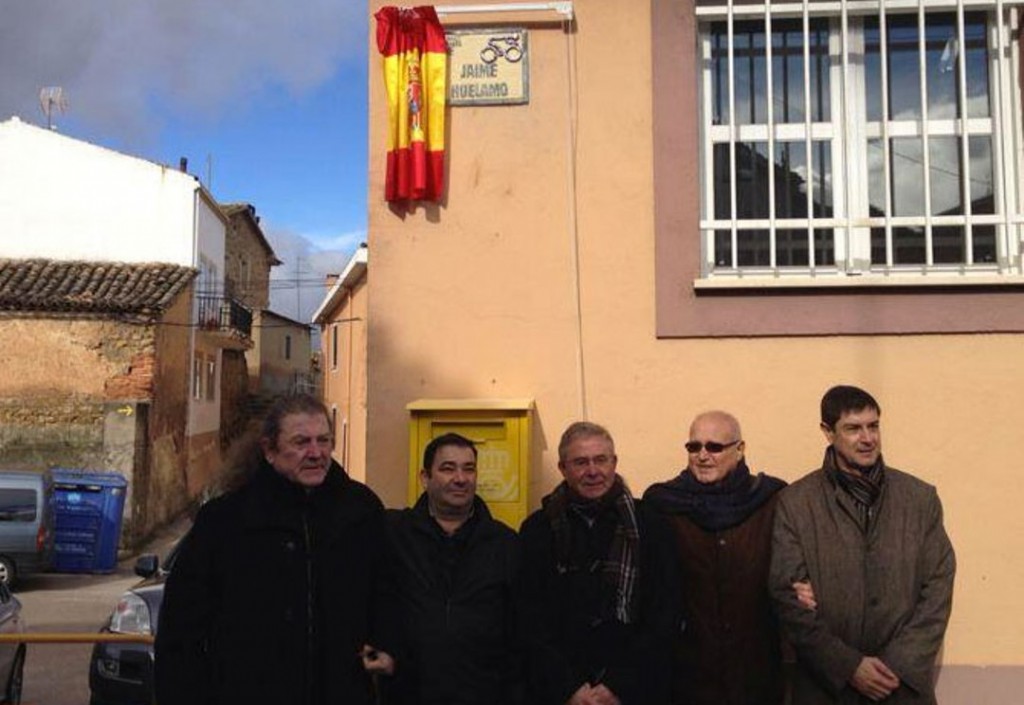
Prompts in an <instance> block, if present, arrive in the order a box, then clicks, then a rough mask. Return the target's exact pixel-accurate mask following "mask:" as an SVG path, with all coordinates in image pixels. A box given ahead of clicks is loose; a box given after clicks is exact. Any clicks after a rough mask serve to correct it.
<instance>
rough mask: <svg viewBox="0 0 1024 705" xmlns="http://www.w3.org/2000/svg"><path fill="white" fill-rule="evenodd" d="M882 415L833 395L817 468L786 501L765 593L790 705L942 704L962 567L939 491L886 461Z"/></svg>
mask: <svg viewBox="0 0 1024 705" xmlns="http://www.w3.org/2000/svg"><path fill="white" fill-rule="evenodd" d="M880 415H881V408H880V407H879V405H878V402H876V401H875V400H874V398H873V397H872V396H871V395H870V394H868V393H867V392H865V391H864V390H862V389H858V388H857V387H849V386H838V387H833V388H832V389H830V390H829V391H828V392H826V393H825V396H824V397H823V398H822V400H821V429H822V431H823V432H824V434H825V437H826V439H827V440H828V442H829V447H828V448H827V449H826V451H825V459H824V462H823V463H822V467H821V469H819V470H817V471H815V472H812V473H811V474H810V475H808V476H807V477H804V478H803V479H801V480H799V481H797V482H795V483H794V484H792V485H790V486H789V487H788V488H787V489H785V490H783V492H782V493H781V494H780V497H779V503H778V507H777V508H776V514H775V526H774V531H773V541H772V564H771V572H770V577H769V588H770V590H771V592H772V598H773V600H774V603H775V609H776V612H777V614H778V616H779V620H780V623H781V625H782V628H783V633H784V635H785V636H786V637H787V638H788V640H789V641H790V642H791V643H792V644H793V647H794V648H795V650H796V654H797V668H796V672H795V676H794V682H793V699H792V702H793V705H816V704H817V703H865V702H869V701H871V702H878V701H883V700H884V701H885V702H886V703H895V704H899V703H915V704H921V705H925V704H931V705H934V703H935V692H934V686H933V680H934V679H933V676H934V668H935V660H936V656H937V655H938V652H939V648H940V647H941V645H942V639H943V636H944V634H945V631H946V625H947V623H948V621H949V614H950V609H951V607H952V600H953V576H954V573H955V570H956V562H955V558H954V555H953V547H952V545H951V544H950V541H949V537H948V536H947V535H946V531H945V529H944V528H943V524H942V505H941V503H940V502H939V498H938V495H937V494H936V492H935V488H934V487H932V486H931V485H928V484H926V483H924V482H922V481H921V480H918V479H916V478H915V477H913V476H911V475H908V474H906V473H903V472H900V471H899V470H896V469H894V468H891V467H888V466H886V465H885V464H884V462H883V461H882V455H881V450H882V440H881V432H880V424H879V417H880ZM794 581H802V582H804V583H805V585H806V586H807V587H806V589H805V590H803V591H801V592H802V594H803V596H802V598H798V597H797V596H795V595H794V591H793V587H792V585H793V583H794Z"/></svg>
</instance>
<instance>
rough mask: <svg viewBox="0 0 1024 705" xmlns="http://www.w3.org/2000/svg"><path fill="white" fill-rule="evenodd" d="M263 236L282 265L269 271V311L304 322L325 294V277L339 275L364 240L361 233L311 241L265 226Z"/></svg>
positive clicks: (302, 236)
mask: <svg viewBox="0 0 1024 705" xmlns="http://www.w3.org/2000/svg"><path fill="white" fill-rule="evenodd" d="M263 232H264V234H265V235H266V236H267V240H268V241H269V242H270V246H271V247H273V248H274V252H276V253H277V258H278V259H280V260H281V261H282V264H281V265H279V266H277V267H274V268H273V270H271V275H270V308H271V309H272V310H274V311H276V312H277V313H280V314H282V315H285V316H288V317H290V318H295V319H297V320H300V321H306V322H308V321H309V320H310V318H311V317H312V314H313V312H314V311H316V309H317V307H318V306H319V305H320V302H321V301H323V298H324V295H325V294H326V293H327V285H326V279H327V275H328V274H338V273H340V272H341V271H342V269H344V267H345V265H346V264H347V263H348V260H349V258H350V257H351V256H352V253H353V252H354V251H355V249H356V247H358V246H359V243H360V242H362V241H363V240H365V239H366V233H365V232H362V231H357V232H352V233H344V234H342V235H337V236H333V237H324V236H318V237H316V238H315V239H314V238H313V237H310V236H307V235H302V234H299V233H295V232H291V231H289V230H285V229H280V228H274V227H273V226H269V225H266V224H264V227H263Z"/></svg>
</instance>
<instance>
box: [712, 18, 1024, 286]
mask: <svg viewBox="0 0 1024 705" xmlns="http://www.w3.org/2000/svg"><path fill="white" fill-rule="evenodd" d="M697 15H698V19H699V20H700V33H699V37H700V52H701V56H700V59H701V105H702V117H701V144H702V153H701V173H702V192H701V206H702V207H701V233H702V276H703V277H704V278H706V279H715V278H724V279H729V278H733V279H737V278H741V277H745V276H757V275H763V276H770V277H787V276H792V277H807V276H814V277H828V276H833V277H837V278H838V277H843V276H846V275H853V274H855V275H864V276H869V277H878V278H880V280H884V278H886V277H892V276H896V275H910V276H923V275H932V274H946V275H953V276H962V277H968V276H971V275H979V274H980V275H984V274H989V275H997V276H1000V275H1018V276H1019V275H1021V259H1020V257H1021V228H1020V224H1021V220H1022V219H1021V217H1020V215H1019V211H1020V207H1019V204H1020V200H1021V193H1020V189H1021V183H1020V182H1021V178H1020V167H1021V165H1020V151H1021V149H1022V144H1021V137H1020V135H1021V95H1020V90H1019V87H1018V86H1019V79H1020V76H1019V68H1018V67H1019V66H1020V56H1019V50H1018V44H1017V41H1016V37H1017V35H1018V10H1017V8H1016V6H1015V5H1014V3H1011V2H1002V1H1001V0H1000V1H999V2H992V1H981V2H979V1H975V0H961V1H960V2H952V3H951V2H950V1H949V0H921V1H920V2H906V1H904V0H888V1H886V2H881V3H879V2H857V1H855V0H845V1H843V2H828V1H826V2H804V3H791V4H784V3H772V4H770V5H757V4H743V5H738V4H732V3H730V4H728V5H703V4H702V5H699V6H698V8H697Z"/></svg>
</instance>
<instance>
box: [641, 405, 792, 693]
mask: <svg viewBox="0 0 1024 705" xmlns="http://www.w3.org/2000/svg"><path fill="white" fill-rule="evenodd" d="M685 448H686V453H687V467H686V469H685V470H683V471H682V472H681V473H680V474H679V475H678V476H677V477H675V478H674V479H672V480H670V481H669V482H663V483H659V484H656V485H652V486H651V487H650V488H648V490H647V492H646V493H645V494H644V501H645V503H647V504H648V505H650V506H652V507H654V508H655V509H656V510H657V511H659V512H661V513H663V514H665V515H666V516H667V517H668V520H669V522H670V524H671V526H672V529H673V533H674V536H675V555H676V558H677V565H678V569H679V573H680V576H679V577H680V582H681V583H682V585H683V590H682V591H681V594H680V599H681V601H682V605H681V609H682V613H683V615H684V618H685V620H686V624H685V627H684V629H683V630H682V632H681V633H680V636H679V638H678V639H677V642H676V645H675V654H674V657H675V664H674V668H673V686H672V705H778V704H779V703H781V702H782V699H783V679H782V655H781V641H780V637H779V632H778V629H777V628H776V623H775V619H774V616H773V612H772V605H771V600H770V599H769V594H768V568H769V564H770V557H771V541H772V521H773V518H774V514H775V503H776V500H777V499H778V491H779V490H781V489H782V488H783V487H785V484H786V483H785V482H783V481H782V480H779V479H777V478H774V477H770V476H768V475H765V474H763V473H761V474H758V475H753V474H752V473H751V472H750V469H749V468H748V467H747V464H746V462H745V453H746V444H745V443H744V442H743V434H742V431H741V429H740V423H739V421H737V420H736V417H734V416H733V415H732V414H728V413H726V412H724V411H707V412H704V413H702V414H700V415H699V416H697V417H696V418H695V419H694V420H693V423H692V424H691V425H690V437H689V440H688V441H687V442H686V443H685Z"/></svg>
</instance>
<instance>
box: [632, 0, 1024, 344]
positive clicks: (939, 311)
mask: <svg viewBox="0 0 1024 705" xmlns="http://www.w3.org/2000/svg"><path fill="white" fill-rule="evenodd" d="M847 1H848V2H851V0H847ZM833 4H834V5H835V6H838V5H839V3H833ZM872 5H873V6H874V7H876V8H877V7H878V3H877V2H874V3H872ZM892 5H893V2H891V1H889V0H887V5H886V6H887V7H891V6H892ZM967 5H968V6H970V3H967ZM1009 5H1010V3H1005V4H1004V6H1007V7H1008V6H1009ZM762 7H763V6H762ZM793 7H796V8H799V7H800V4H799V3H798V4H795V5H793ZM700 21H702V20H701V19H700V18H698V8H697V6H696V4H695V1H694V0H651V36H652V43H651V46H652V52H651V75H652V80H651V83H652V87H653V89H652V100H653V103H652V109H653V114H652V130H653V140H652V145H653V155H652V156H653V171H654V225H653V227H654V274H655V296H656V301H655V311H656V318H655V322H654V323H655V334H656V335H657V336H658V337H660V338H694V337H695V338H703V337H762V336H815V335H878V334H909V333H958V332H1024V306H1021V305H1020V302H1021V300H1020V296H1019V293H1020V292H1021V291H1024V277H1019V276H1005V275H1000V276H991V275H989V276H986V275H972V276H960V275H955V276H946V275H943V274H940V273H934V274H933V273H929V274H928V275H927V276H922V275H913V276H899V275H892V276H887V277H877V276H874V277H871V276H862V275H854V274H852V273H851V274H850V275H845V276H832V277H824V276H806V275H804V276H787V277H783V276H770V277H768V276H747V275H744V276H740V277H736V278H732V279H729V278H717V279H705V278H704V277H703V275H702V263H703V259H702V258H703V252H702V233H701V230H700V213H701V210H700V208H701V198H700V193H699V188H696V189H695V188H694V184H700V183H703V181H702V180H701V174H700V170H699V162H700V159H699V155H700V148H701V135H700V121H701V117H700V114H699V112H698V110H695V109H694V106H695V105H698V104H699V102H698V101H699V100H700V94H699V90H698V88H699V80H700V77H701V73H700V71H701V67H700V65H699V53H698V52H699V43H698V37H699V33H698V27H699V22H700ZM1020 31H1021V30H1020V28H1019V27H1016V28H1014V35H1013V42H1014V45H1015V46H1014V51H1015V53H1014V56H1015V57H1016V56H1019V47H1018V46H1017V45H1018V44H1019V42H1020ZM1006 107H1008V108H1009V109H1012V110H1013V117H1014V121H1015V122H1014V124H1018V125H1019V124H1020V110H1021V104H1020V100H1019V98H1018V99H1016V100H1015V102H1013V104H1012V105H1009V106H1006ZM1015 138H1016V139H1018V140H1019V139H1020V137H1019V135H1018V136H1015Z"/></svg>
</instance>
